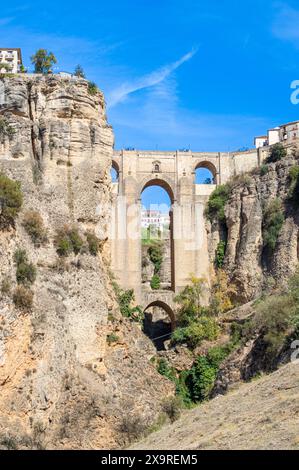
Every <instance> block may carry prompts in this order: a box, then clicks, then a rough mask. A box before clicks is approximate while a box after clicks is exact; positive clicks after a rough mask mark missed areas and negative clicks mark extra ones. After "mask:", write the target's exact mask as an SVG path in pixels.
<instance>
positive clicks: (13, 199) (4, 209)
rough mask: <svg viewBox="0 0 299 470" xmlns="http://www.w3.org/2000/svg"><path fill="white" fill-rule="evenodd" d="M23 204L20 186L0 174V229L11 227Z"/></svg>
mask: <svg viewBox="0 0 299 470" xmlns="http://www.w3.org/2000/svg"><path fill="white" fill-rule="evenodd" d="M22 203H23V195H22V191H21V185H20V183H19V182H17V181H13V180H11V179H10V178H8V177H7V176H5V175H4V174H3V173H0V227H1V228H6V227H7V226H9V225H13V224H14V221H15V218H16V217H17V215H18V213H19V211H20V209H21V207H22Z"/></svg>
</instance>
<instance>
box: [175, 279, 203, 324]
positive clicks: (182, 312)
mask: <svg viewBox="0 0 299 470" xmlns="http://www.w3.org/2000/svg"><path fill="white" fill-rule="evenodd" d="M204 284H205V279H203V278H197V277H195V276H192V277H191V284H190V285H187V286H186V287H184V289H183V290H182V292H180V294H178V295H177V296H176V297H175V299H174V300H175V302H176V303H177V304H179V312H178V324H179V325H180V326H187V325H188V324H189V323H190V322H191V321H194V320H196V319H198V318H199V317H200V316H201V315H202V313H203V307H202V305H201V301H202V293H203V287H204Z"/></svg>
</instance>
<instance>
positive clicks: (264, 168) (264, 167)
mask: <svg viewBox="0 0 299 470" xmlns="http://www.w3.org/2000/svg"><path fill="white" fill-rule="evenodd" d="M267 173H269V167H268V165H265V164H263V165H261V167H260V176H265V175H266V174H267Z"/></svg>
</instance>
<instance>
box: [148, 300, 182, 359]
mask: <svg viewBox="0 0 299 470" xmlns="http://www.w3.org/2000/svg"><path fill="white" fill-rule="evenodd" d="M174 328H175V316H174V312H173V310H172V309H171V308H170V307H169V305H167V304H166V303H165V302H162V301H158V300H157V301H155V302H152V303H151V304H149V305H148V306H147V307H146V308H145V309H144V320H143V331H144V333H145V334H146V335H147V336H148V337H149V338H150V339H151V341H152V342H153V343H154V345H155V347H156V349H157V350H158V351H165V349H166V348H165V342H166V341H169V339H170V337H171V333H172V331H173V330H174Z"/></svg>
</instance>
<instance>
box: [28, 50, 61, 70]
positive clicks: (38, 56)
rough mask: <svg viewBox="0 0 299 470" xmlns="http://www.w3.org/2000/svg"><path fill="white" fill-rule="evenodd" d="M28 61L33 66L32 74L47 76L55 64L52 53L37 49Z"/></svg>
mask: <svg viewBox="0 0 299 470" xmlns="http://www.w3.org/2000/svg"><path fill="white" fill-rule="evenodd" d="M30 60H31V63H32V64H33V65H34V73H43V74H47V73H49V72H50V71H52V68H53V65H54V64H56V63H57V59H56V57H55V56H54V54H53V52H48V51H47V50H46V49H38V50H37V51H36V53H35V54H34V55H32V56H31V57H30Z"/></svg>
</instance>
